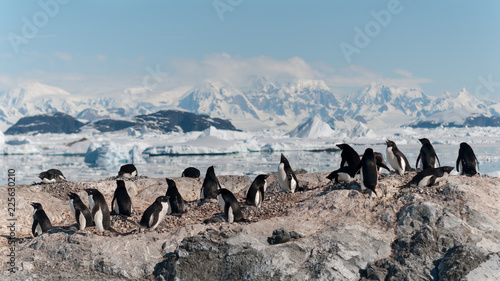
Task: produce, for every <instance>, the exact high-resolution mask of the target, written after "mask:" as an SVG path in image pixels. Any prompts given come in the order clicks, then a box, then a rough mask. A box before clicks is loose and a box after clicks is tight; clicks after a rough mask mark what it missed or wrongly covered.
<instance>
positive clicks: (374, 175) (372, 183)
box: [356, 148, 378, 195]
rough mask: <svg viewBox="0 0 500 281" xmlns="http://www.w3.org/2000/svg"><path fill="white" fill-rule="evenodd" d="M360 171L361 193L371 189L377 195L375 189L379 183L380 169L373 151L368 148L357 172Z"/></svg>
mask: <svg viewBox="0 0 500 281" xmlns="http://www.w3.org/2000/svg"><path fill="white" fill-rule="evenodd" d="M358 170H359V171H360V174H361V191H363V190H365V189H369V190H371V191H373V193H375V195H377V192H376V191H375V188H376V187H377V181H378V168H377V162H376V160H375V155H374V154H373V149H371V148H367V149H366V150H365V153H363V158H361V162H360V163H359V165H358V167H357V169H356V171H358Z"/></svg>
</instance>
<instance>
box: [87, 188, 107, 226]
mask: <svg viewBox="0 0 500 281" xmlns="http://www.w3.org/2000/svg"><path fill="white" fill-rule="evenodd" d="M85 192H87V194H88V195H89V207H90V211H91V214H92V219H93V220H94V223H95V225H96V226H97V230H99V232H104V230H111V220H110V217H109V209H108V204H107V203H106V199H104V196H103V195H102V193H100V192H99V190H97V189H94V188H89V189H85Z"/></svg>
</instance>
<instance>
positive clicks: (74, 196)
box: [68, 192, 80, 199]
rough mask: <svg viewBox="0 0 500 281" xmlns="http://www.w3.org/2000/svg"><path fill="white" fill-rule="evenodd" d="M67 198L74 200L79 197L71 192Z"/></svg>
mask: <svg viewBox="0 0 500 281" xmlns="http://www.w3.org/2000/svg"><path fill="white" fill-rule="evenodd" d="M68 196H69V199H75V198H77V197H80V196H78V194H76V193H73V192H70V193H68Z"/></svg>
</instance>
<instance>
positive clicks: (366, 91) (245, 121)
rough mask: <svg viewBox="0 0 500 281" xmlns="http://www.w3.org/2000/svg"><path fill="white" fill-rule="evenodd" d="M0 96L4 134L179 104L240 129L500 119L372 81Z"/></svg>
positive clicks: (253, 82) (494, 112)
mask: <svg viewBox="0 0 500 281" xmlns="http://www.w3.org/2000/svg"><path fill="white" fill-rule="evenodd" d="M174 92H175V93H174ZM0 98H1V99H0V129H1V130H2V131H5V130H6V129H7V128H8V127H10V126H11V125H13V124H14V123H16V122H17V121H18V120H19V119H20V118H22V117H27V116H32V115H37V114H45V113H53V112H63V113H66V114H68V115H71V116H73V117H75V118H77V119H79V120H81V121H83V122H88V121H96V120H100V119H121V120H128V121H131V120H132V119H133V117H134V116H138V115H148V114H152V113H154V112H157V111H160V110H166V109H177V110H183V111H187V112H191V113H195V114H205V115H209V116H210V117H211V118H222V119H228V120H230V121H231V123H232V124H234V126H235V127H236V128H237V129H241V130H258V129H262V128H282V129H286V130H291V129H293V128H294V127H296V126H297V125H299V124H301V123H303V122H304V121H306V120H308V119H310V118H312V117H314V116H317V117H318V118H320V119H321V120H323V121H324V122H327V123H328V124H330V125H334V126H335V125H338V124H340V123H342V122H347V123H348V124H352V123H349V121H352V120H356V123H357V122H361V123H365V124H366V125H367V126H368V127H370V128H380V127H399V126H403V125H413V126H418V124H419V122H424V123H425V124H428V123H431V124H434V125H435V124H448V123H453V124H464V123H465V121H466V119H467V118H469V119H470V118H473V117H477V116H483V117H484V118H490V117H500V104H499V103H497V102H494V101H488V100H479V99H478V98H476V97H475V96H474V95H473V94H471V93H469V92H467V91H466V90H465V89H463V90H462V91H460V92H459V93H457V94H451V93H448V92H446V93H444V94H443V95H442V96H439V97H435V96H429V95H426V94H425V93H424V92H423V91H422V90H420V89H409V88H398V87H389V86H385V85H382V84H379V83H372V84H370V85H368V86H366V87H365V88H363V89H361V90H360V91H358V92H357V93H353V94H350V95H347V96H339V95H336V94H335V93H334V92H333V91H332V90H331V89H330V88H329V87H328V86H327V85H326V84H325V82H324V81H322V80H294V81H285V82H277V81H271V80H269V79H267V78H265V77H257V76H255V77H251V79H249V80H248V81H247V83H245V84H244V85H242V86H238V87H236V86H234V85H233V84H232V83H231V82H230V81H211V80H205V81H202V82H200V83H198V84H197V85H195V86H193V87H191V88H183V89H182V90H177V91H175V90H174V91H173V92H162V93H153V92H151V91H149V90H148V89H125V90H124V91H122V92H118V93H115V94H114V95H95V96H93V97H85V96H79V95H76V94H70V93H69V92H67V91H65V90H63V89H61V88H57V87H54V86H49V85H45V84H42V83H33V84H28V85H22V86H21V87H18V88H15V89H10V90H4V91H0ZM426 122H427V123H426ZM483 123H485V122H483ZM486 123H488V122H486ZM496 123H497V122H493V123H492V124H496ZM488 124H489V123H488ZM339 126H341V125H339Z"/></svg>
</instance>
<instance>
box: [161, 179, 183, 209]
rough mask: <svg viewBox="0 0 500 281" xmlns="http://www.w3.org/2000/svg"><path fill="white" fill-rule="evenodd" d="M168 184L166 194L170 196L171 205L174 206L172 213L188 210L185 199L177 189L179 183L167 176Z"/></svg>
mask: <svg viewBox="0 0 500 281" xmlns="http://www.w3.org/2000/svg"><path fill="white" fill-rule="evenodd" d="M165 180H166V181H167V184H168V188H167V192H166V194H165V196H168V197H169V198H170V199H169V203H170V207H171V208H172V213H174V214H180V213H184V212H186V209H185V206H184V199H182V196H181V194H180V193H179V190H178V189H177V185H176V184H175V181H173V180H171V179H169V178H165Z"/></svg>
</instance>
